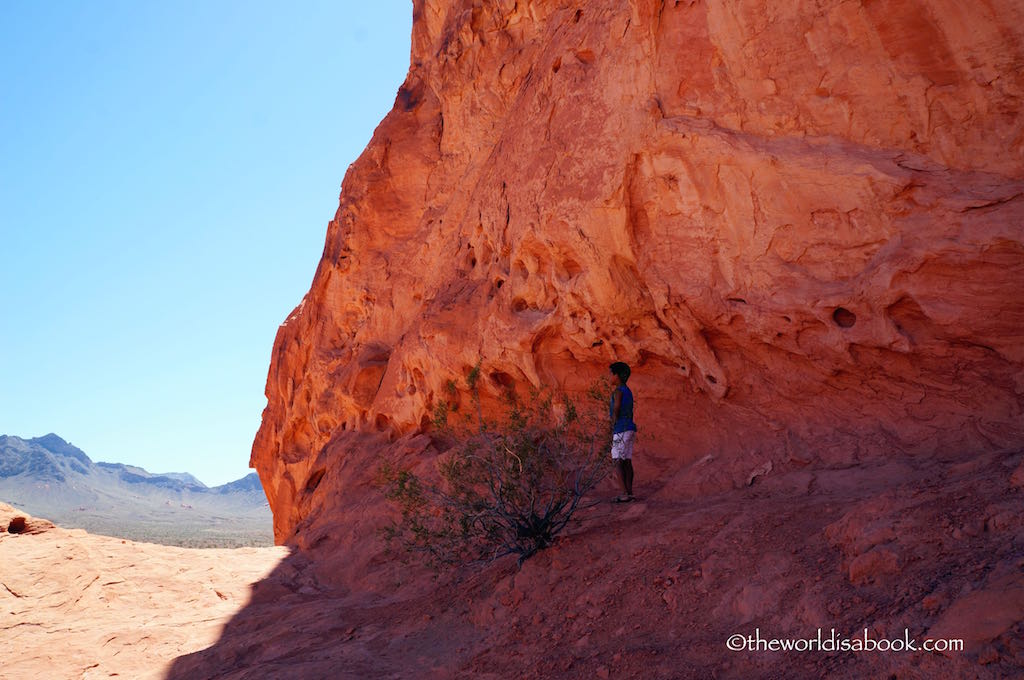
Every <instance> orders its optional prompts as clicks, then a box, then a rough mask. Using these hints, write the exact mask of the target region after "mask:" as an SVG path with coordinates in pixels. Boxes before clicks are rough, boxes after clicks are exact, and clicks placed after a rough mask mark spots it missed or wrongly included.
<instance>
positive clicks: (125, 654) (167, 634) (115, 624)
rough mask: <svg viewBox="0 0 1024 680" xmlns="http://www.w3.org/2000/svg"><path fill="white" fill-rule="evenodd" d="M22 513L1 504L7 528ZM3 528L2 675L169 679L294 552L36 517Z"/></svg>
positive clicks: (11, 679)
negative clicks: (160, 538) (128, 534)
mask: <svg viewBox="0 0 1024 680" xmlns="http://www.w3.org/2000/svg"><path fill="white" fill-rule="evenodd" d="M15 514H21V513H15V512H14V511H13V509H12V508H10V506H6V505H3V504H0V525H2V526H3V528H5V529H6V528H7V527H8V525H9V523H10V519H11V518H12V517H13V516H14V515H15ZM27 529H28V530H27V531H26V532H24V533H18V534H12V533H9V532H7V531H4V532H0V612H2V614H0V639H2V640H3V646H4V649H5V652H4V655H3V662H2V664H0V678H3V680H37V679H40V678H48V679H53V680H59V679H63V678H76V679H77V678H108V677H122V678H133V679H134V678H162V677H164V676H165V675H166V673H167V671H168V668H169V667H170V664H171V662H172V661H173V660H174V659H175V658H176V657H178V656H181V655H183V654H188V653H190V652H195V651H197V650H200V649H203V648H205V647H208V646H209V645H211V644H213V643H214V642H216V640H217V639H218V637H219V636H220V634H221V631H222V629H223V627H224V625H225V623H226V622H227V621H228V620H229V619H230V618H231V617H232V616H233V615H234V614H235V613H236V612H237V611H239V610H240V609H241V608H242V607H244V606H245V605H246V603H247V602H248V601H249V596H250V590H251V584H252V583H254V582H256V581H259V580H261V579H262V578H264V577H265V576H266V575H267V574H268V573H270V572H271V571H272V570H273V569H274V568H275V567H276V566H277V565H278V563H280V562H281V560H283V559H284V558H285V557H286V556H287V554H288V550H287V549H286V548H280V547H275V548H239V549H230V550H229V549H208V550H195V549H188V548H174V547H169V546H163V545H155V544H151V543H134V542H131V541H124V540H121V539H117V538H109V537H106V536H94V535H90V534H87V533H86V532H84V531H82V530H78V529H72V530H65V529H61V528H58V527H53V526H52V525H50V524H49V523H48V522H44V521H38V520H37V521H32V520H29V522H28V527H27Z"/></svg>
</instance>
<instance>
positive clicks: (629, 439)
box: [608, 361, 636, 503]
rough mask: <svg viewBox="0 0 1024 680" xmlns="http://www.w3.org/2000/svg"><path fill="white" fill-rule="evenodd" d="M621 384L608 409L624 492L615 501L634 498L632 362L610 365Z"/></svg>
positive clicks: (615, 459)
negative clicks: (630, 363) (630, 387)
mask: <svg viewBox="0 0 1024 680" xmlns="http://www.w3.org/2000/svg"><path fill="white" fill-rule="evenodd" d="M608 369H609V370H610V371H611V372H612V375H614V376H615V377H616V378H618V382H619V384H618V385H617V386H616V387H615V389H614V390H612V396H611V403H610V405H609V411H610V415H611V420H612V460H614V461H615V463H616V467H617V468H618V471H619V482H621V483H622V491H623V494H624V495H621V496H618V497H617V498H616V499H615V502H616V503H629V502H630V501H632V500H633V440H634V438H635V437H636V423H634V422H633V393H632V392H631V391H630V389H629V388H628V387H626V381H627V380H629V374H630V370H629V365H627V364H625V363H623V362H621V361H616V362H615V363H614V364H612V365H611V366H609V367H608Z"/></svg>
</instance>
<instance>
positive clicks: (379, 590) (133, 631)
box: [0, 452, 1024, 680]
mask: <svg viewBox="0 0 1024 680" xmlns="http://www.w3.org/2000/svg"><path fill="white" fill-rule="evenodd" d="M666 463H667V461H661V460H650V459H649V460H646V461H638V471H639V473H640V475H641V479H642V480H643V483H642V484H641V485H640V487H639V491H640V494H641V496H642V498H641V499H640V500H639V501H638V502H636V503H634V504H632V505H625V506H617V505H613V504H611V503H607V502H600V503H598V504H596V505H594V506H593V507H591V508H588V509H587V510H586V511H585V513H584V517H583V518H582V519H583V521H581V522H580V523H579V524H578V525H577V526H575V527H574V528H573V529H572V531H571V532H570V533H569V534H568V535H566V536H564V537H563V538H562V539H560V540H559V541H558V543H557V544H556V546H555V547H554V548H552V549H550V550H548V551H545V552H542V553H541V554H539V555H538V556H537V557H535V558H533V559H531V560H529V561H527V562H526V563H525V565H524V566H523V567H522V569H517V568H516V566H515V562H514V560H512V559H511V558H510V559H508V560H506V561H501V562H497V563H494V564H491V565H488V566H485V567H483V568H479V567H478V568H474V569H466V570H463V571H459V572H453V573H446V574H441V575H438V576H435V575H433V574H432V572H430V571H429V570H428V569H426V568H425V567H422V566H419V565H415V564H413V565H403V564H401V563H399V562H397V561H395V560H393V559H390V558H389V557H388V556H387V555H386V554H384V553H383V552H382V549H381V548H382V546H381V545H380V542H379V539H378V538H377V537H376V536H374V535H373V534H372V533H370V534H368V533H366V532H365V530H364V528H363V527H362V526H361V525H359V526H360V528H358V530H357V531H356V532H355V534H353V535H358V536H362V543H361V545H359V546H353V545H349V546H347V547H346V546H345V545H342V543H341V542H342V541H345V540H347V539H345V538H344V537H343V536H342V535H340V534H339V535H337V536H335V537H333V538H332V539H327V540H323V541H321V542H320V544H319V546H318V547H314V548H309V549H307V550H305V551H303V552H295V553H291V554H288V551H287V549H285V548H272V549H239V550H189V549H181V548H173V547H166V546H157V545H150V544H139V543H132V542H126V541H121V540H118V539H112V538H106V537H100V536H91V535H89V534H86V533H85V532H82V531H78V530H73V531H67V530H62V529H60V528H55V527H53V526H52V525H50V524H49V523H48V522H45V521H41V520H32V519H30V520H29V521H28V523H27V524H26V526H25V527H24V528H21V527H19V526H18V525H17V522H15V525H14V526H13V528H14V530H15V531H16V532H19V531H20V533H14V534H12V533H10V532H3V533H0V564H2V565H3V568H2V579H0V580H2V582H3V588H2V589H0V599H2V603H3V607H4V612H5V616H4V618H3V624H2V628H3V630H4V641H5V643H6V644H5V647H6V648H7V649H8V650H18V651H17V653H16V654H7V655H6V658H5V662H4V664H3V668H2V670H0V677H3V678H10V679H18V680H21V679H22V678H37V677H49V678H96V677H112V676H115V675H118V676H120V677H132V678H140V677H170V678H189V679H190V680H191V679H195V678H213V677H217V678H279V677H281V678H325V677H333V678H365V677H391V678H449V677H465V678H469V677H473V678H508V677H527V676H528V677H539V678H594V677H598V678H712V677H714V678H751V677H768V678H774V677H787V678H804V677H806V678H816V677H826V676H827V677H878V678H891V677H895V678H901V679H902V678H939V677H979V678H1004V677H1010V676H1012V675H1013V673H1015V672H1017V670H1019V668H1020V667H1021V664H1022V663H1024V643H1022V642H1021V640H1022V639H1024V636H1022V633H1024V522H1022V520H1021V515H1020V512H1019V510H1020V507H1021V493H1022V487H1024V457H1022V455H1021V452H1003V453H997V454H986V455H981V456H978V457H976V458H974V459H972V460H970V461H969V462H949V461H943V460H940V459H936V458H927V459H925V458H918V459H900V460H891V461H884V462H883V461H877V462H874V463H867V464H863V465H860V466H857V467H849V468H844V469H817V470H794V471H788V472H783V473H773V472H768V473H766V474H763V475H760V476H758V477H757V478H755V479H754V481H753V483H752V484H751V485H749V486H742V485H740V486H737V487H736V488H731V489H723V490H719V491H710V489H711V487H712V486H713V485H714V484H715V481H714V479H713V477H714V476H713V475H709V474H707V472H706V471H705V470H710V469H711V468H712V463H713V461H708V462H704V463H696V464H694V465H691V466H688V467H686V468H684V469H681V470H679V471H677V472H676V473H675V474H670V473H669V468H668V467H665V464H666ZM359 487H360V485H359V484H353V488H356V489H358V488H359ZM606 491H608V492H609V494H610V491H611V490H610V489H606ZM353 496H354V500H352V501H351V502H353V503H360V502H366V503H369V504H371V505H377V506H379V505H380V504H379V499H377V500H374V499H373V497H372V492H369V491H367V493H365V494H358V493H357V494H353ZM359 497H361V500H360V498H359ZM368 507H369V506H368ZM364 514H366V513H364ZM370 514H371V515H373V513H370ZM13 515H14V512H13V511H12V510H10V509H8V508H4V511H3V513H2V516H0V520H2V521H0V524H2V525H3V527H5V528H6V527H11V526H12V525H11V520H12V517H13ZM371 523H372V522H371ZM353 524H357V523H355V522H353ZM356 551H358V552H359V553H362V554H357V552H356ZM365 554H372V557H371V558H370V559H369V561H368V562H363V561H362V559H361V558H362V557H364V556H365ZM353 562H357V563H359V566H358V569H355V570H352V569H349V568H348V566H346V565H351V564H352V563H353ZM253 582H256V585H255V587H254V588H253V589H252V591H251V592H252V598H251V600H250V598H249V594H250V588H249V584H250V583H253ZM225 624H226V625H225ZM818 628H823V629H824V631H825V635H826V636H827V635H829V631H830V629H832V628H835V629H836V631H837V632H838V633H840V634H842V635H843V636H847V637H854V636H857V635H863V631H864V629H867V630H868V635H869V637H870V638H871V639H875V640H880V639H883V638H889V639H897V638H902V637H903V635H904V629H907V630H908V635H909V636H910V637H911V638H913V639H915V640H916V641H917V642H918V643H919V644H920V643H922V642H923V641H924V640H925V639H927V638H940V637H941V638H962V639H964V641H965V646H966V650H965V651H964V652H956V653H947V654H934V653H933V654H929V653H924V652H917V653H881V652H875V653H869V652H862V653H850V652H846V653H843V652H804V653H797V652H774V653H773V652H765V651H762V652H750V651H730V650H729V649H728V648H727V647H726V641H727V640H728V639H729V637H730V636H732V635H736V634H740V635H744V636H745V635H754V634H755V631H756V630H759V631H760V635H761V637H762V638H765V639H769V638H803V637H813V636H815V634H816V631H817V629H818Z"/></svg>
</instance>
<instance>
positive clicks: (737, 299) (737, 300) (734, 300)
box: [726, 298, 747, 305]
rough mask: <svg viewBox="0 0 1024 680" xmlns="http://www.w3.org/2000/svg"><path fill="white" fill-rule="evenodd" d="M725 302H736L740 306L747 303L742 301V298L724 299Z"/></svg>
mask: <svg viewBox="0 0 1024 680" xmlns="http://www.w3.org/2000/svg"><path fill="white" fill-rule="evenodd" d="M726 300H728V301H729V302H738V303H740V304H741V305H745V304H747V301H746V300H744V299H743V298H726Z"/></svg>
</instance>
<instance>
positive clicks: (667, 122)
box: [252, 0, 1024, 541]
mask: <svg viewBox="0 0 1024 680" xmlns="http://www.w3.org/2000/svg"><path fill="white" fill-rule="evenodd" d="M898 5H899V6H898V7H895V6H893V5H892V3H881V2H869V1H866V0H865V1H864V2H840V1H839V0H825V1H824V2H821V1H816V2H811V1H809V0H805V1H799V2H787V3H768V2H763V0H735V1H730V2H727V1H725V0H709V1H708V2H689V1H687V2H671V1H670V2H655V1H653V0H651V1H639V0H638V1H634V2H627V1H626V0H595V1H593V2H587V3H567V2H522V0H520V1H519V2H514V1H512V0H499V1H497V2H493V3H479V2H477V3H474V2H470V1H468V0H417V1H416V2H415V3H414V13H415V18H414V25H413V41H412V63H411V67H410V71H409V75H408V78H407V79H406V82H405V83H404V84H403V86H402V88H401V89H400V91H399V93H398V97H397V98H396V101H395V107H394V109H393V110H392V111H391V113H390V114H389V115H388V116H387V117H386V118H385V119H384V120H383V121H382V123H381V124H380V126H379V127H378V129H377V131H376V133H375V134H374V137H373V139H372V141H371V143H370V145H369V146H368V147H367V149H366V151H365V152H364V153H363V154H362V156H361V157H360V158H359V159H358V160H357V161H356V162H355V163H354V164H353V165H352V166H351V167H350V168H349V170H348V173H347V175H346V177H345V182H344V184H343V188H342V194H341V201H340V206H339V208H338V211H337V214H336V215H335V217H334V220H333V221H332V222H331V223H330V226H329V229H328V234H327V241H326V246H325V249H324V255H323V259H322V260H321V262H320V265H319V268H318V269H317V273H316V276H315V279H314V281H313V284H312V288H311V290H310V291H309V293H308V294H307V296H306V297H305V299H304V300H303V301H302V303H301V304H300V305H299V306H298V307H297V308H296V310H295V311H294V312H293V313H292V315H291V316H290V317H289V318H288V319H287V320H286V321H285V323H284V324H283V325H282V327H281V329H280V331H279V333H278V336H277V340H276V342H275V347H274V353H273V359H272V363H271V367H270V374H269V378H268V382H267V397H268V400H269V403H268V406H267V408H266V411H265V412H264V416H263V424H262V427H261V428H260V431H259V433H258V435H257V437H256V441H255V443H254V446H253V454H252V465H253V466H254V467H256V468H257V469H258V470H259V472H260V476H261V479H262V481H263V484H264V487H265V489H266V491H267V496H268V498H269V500H270V503H271V506H272V508H273V510H274V514H275V533H276V536H277V539H278V541H284V540H286V539H288V538H289V537H290V536H291V535H292V532H293V530H294V528H295V526H296V524H297V523H298V522H299V521H301V520H302V519H303V518H304V517H306V516H307V515H308V513H309V506H308V505H304V504H303V503H302V502H301V499H300V498H299V497H300V496H302V495H303V494H304V493H305V492H306V491H307V490H308V489H309V487H310V485H312V486H313V487H314V488H315V487H316V486H317V485H319V484H321V478H322V474H323V473H322V472H320V476H317V473H318V472H319V470H318V469H317V467H318V465H322V462H323V460H324V456H325V452H329V451H330V450H331V449H332V447H334V449H335V450H334V453H333V454H332V456H333V457H330V456H329V457H328V458H330V460H332V461H333V464H337V462H338V461H339V460H341V459H342V458H343V455H344V452H343V449H345V447H349V446H352V445H353V444H352V442H354V441H356V440H357V439H358V437H364V436H369V432H370V431H378V432H383V433H385V434H386V435H387V436H389V437H395V436H397V435H408V434H410V433H413V432H416V431H421V430H426V429H428V428H429V420H430V414H431V412H432V409H433V407H434V404H436V403H437V402H438V400H440V399H443V398H445V396H446V391H445V385H446V383H447V382H448V381H449V380H452V379H454V380H456V382H458V383H459V384H460V385H461V384H462V378H463V376H465V374H466V372H467V371H468V369H469V367H471V366H473V365H475V364H476V363H477V362H478V361H480V362H481V367H482V375H483V377H484V379H483V381H482V388H483V391H484V400H485V401H484V406H485V408H493V405H494V404H495V403H496V399H497V397H498V395H500V394H501V392H502V390H503V389H505V388H506V387H507V386H509V385H517V386H526V385H540V384H545V385H554V386H558V387H561V388H563V389H567V390H569V391H574V392H578V391H582V390H583V389H584V388H585V387H586V386H587V385H588V384H589V383H590V382H591V381H592V380H593V379H595V378H597V377H599V376H602V375H604V374H605V372H606V370H607V364H608V363H609V362H611V361H613V360H622V361H627V362H629V363H630V364H631V365H633V367H634V377H633V379H632V380H631V386H632V387H633V389H634V391H635V392H636V394H637V400H638V401H637V403H638V409H637V418H638V423H639V426H640V430H641V432H642V435H643V446H644V447H645V450H646V453H647V454H648V455H649V456H650V457H651V459H653V460H655V461H661V463H659V464H660V465H661V466H662V467H663V468H665V469H668V468H673V467H677V466H679V465H681V464H683V463H686V462H690V461H695V460H698V459H702V458H704V457H706V456H707V455H708V454H712V456H713V458H714V460H712V462H711V463H709V465H712V466H721V469H722V470H725V473H723V474H724V478H726V483H728V481H729V480H733V481H735V480H736V479H741V480H744V481H743V483H745V480H746V478H747V477H748V476H749V473H750V470H751V469H754V468H755V467H756V466H757V465H761V464H763V463H764V461H765V460H769V461H774V466H775V467H774V469H775V470H776V471H785V470H787V469H791V468H792V467H793V466H797V465H807V464H812V463H813V464H820V465H831V464H837V463H846V462H856V461H858V460H863V459H868V458H874V457H877V456H884V455H890V454H891V453H893V452H901V453H911V454H921V453H929V454H930V453H939V454H943V455H947V454H948V455H954V456H955V455H957V454H966V453H969V452H971V451H978V450H994V449H999V448H1003V447H1008V446H1015V445H1020V444H1021V443H1022V442H1024V433H1022V431H1021V428H1020V423H1021V410H1022V408H1021V407H1022V400H1024V366H1022V364H1024V337H1022V336H1024V301H1022V300H1024V296H1022V295H1021V290H1022V283H1024V244H1022V236H1024V226H1022V225H1024V141H1022V135H1024V126H1022V125H1021V123H1020V110H1021V96H1022V92H1024V76H1022V73H1024V70H1022V67H1024V6H1022V5H1021V3H1019V2H1016V0H992V1H991V2H987V3H984V5H979V6H975V5H971V8H970V10H969V11H968V9H966V5H963V4H962V3H955V2H949V1H946V0H918V1H915V2H905V3H898ZM353 431H355V434H354V433H353ZM332 441H333V442H334V443H333V444H332ZM359 441H364V440H362V439H359ZM374 441H377V440H374ZM318 458H320V459H321V463H320V464H318V463H317V460H318ZM733 468H735V471H733ZM313 477H316V479H315V481H314V479H313ZM326 479H328V480H329V479H336V478H335V477H332V476H330V475H328V476H327V477H326ZM331 491H332V493H344V489H340V488H336V489H335V488H332V489H331Z"/></svg>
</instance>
